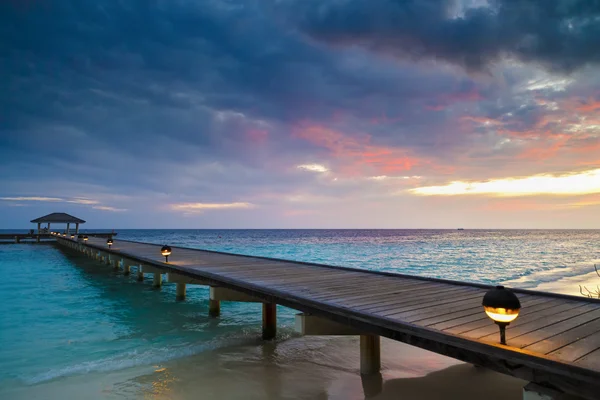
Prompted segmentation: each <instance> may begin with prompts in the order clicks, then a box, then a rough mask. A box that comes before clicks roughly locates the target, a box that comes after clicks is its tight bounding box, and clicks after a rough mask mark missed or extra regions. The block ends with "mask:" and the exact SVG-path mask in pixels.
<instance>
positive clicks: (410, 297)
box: [339, 288, 462, 313]
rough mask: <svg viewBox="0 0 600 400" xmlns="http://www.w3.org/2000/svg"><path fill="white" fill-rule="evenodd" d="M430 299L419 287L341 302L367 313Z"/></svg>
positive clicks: (454, 290)
mask: <svg viewBox="0 0 600 400" xmlns="http://www.w3.org/2000/svg"><path fill="white" fill-rule="evenodd" d="M447 291H452V293H457V292H461V293H462V289H459V288H448V289H447ZM429 300H432V296H431V295H430V294H428V293H425V292H423V291H422V290H420V289H417V290H410V291H408V292H406V293H396V294H393V293H392V297H390V295H389V294H387V293H380V294H377V293H376V294H375V295H372V296H370V297H361V298H356V299H351V300H345V299H340V300H339V302H341V303H342V302H343V304H344V305H345V306H346V307H351V308H353V309H356V310H360V311H362V312H365V313H373V312H374V311H373V310H381V311H385V310H388V309H392V308H397V307H399V306H400V305H404V304H406V303H418V302H423V301H429Z"/></svg>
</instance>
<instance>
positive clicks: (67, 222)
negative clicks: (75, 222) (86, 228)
mask: <svg viewBox="0 0 600 400" xmlns="http://www.w3.org/2000/svg"><path fill="white" fill-rule="evenodd" d="M69 225H71V224H70V223H69V222H67V235H68V234H69Z"/></svg>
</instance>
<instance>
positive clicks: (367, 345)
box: [360, 335, 381, 375]
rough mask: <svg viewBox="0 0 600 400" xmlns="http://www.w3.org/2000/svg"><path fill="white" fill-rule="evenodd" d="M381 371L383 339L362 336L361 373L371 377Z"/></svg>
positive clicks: (374, 336) (373, 336) (375, 336)
mask: <svg viewBox="0 0 600 400" xmlns="http://www.w3.org/2000/svg"><path fill="white" fill-rule="evenodd" d="M380 369H381V339H380V337H379V336H377V335H360V373H361V375H371V374H377V373H379V371H380Z"/></svg>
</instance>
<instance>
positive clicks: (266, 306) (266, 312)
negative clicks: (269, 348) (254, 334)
mask: <svg viewBox="0 0 600 400" xmlns="http://www.w3.org/2000/svg"><path fill="white" fill-rule="evenodd" d="M262 308H263V309H262V338H263V340H271V339H274V338H275V335H276V334H277V304H275V303H263V304H262Z"/></svg>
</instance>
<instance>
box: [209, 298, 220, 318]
mask: <svg viewBox="0 0 600 400" xmlns="http://www.w3.org/2000/svg"><path fill="white" fill-rule="evenodd" d="M208 315H210V316H211V317H218V316H219V315H221V302H220V301H219V300H213V299H210V300H209V301H208Z"/></svg>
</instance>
